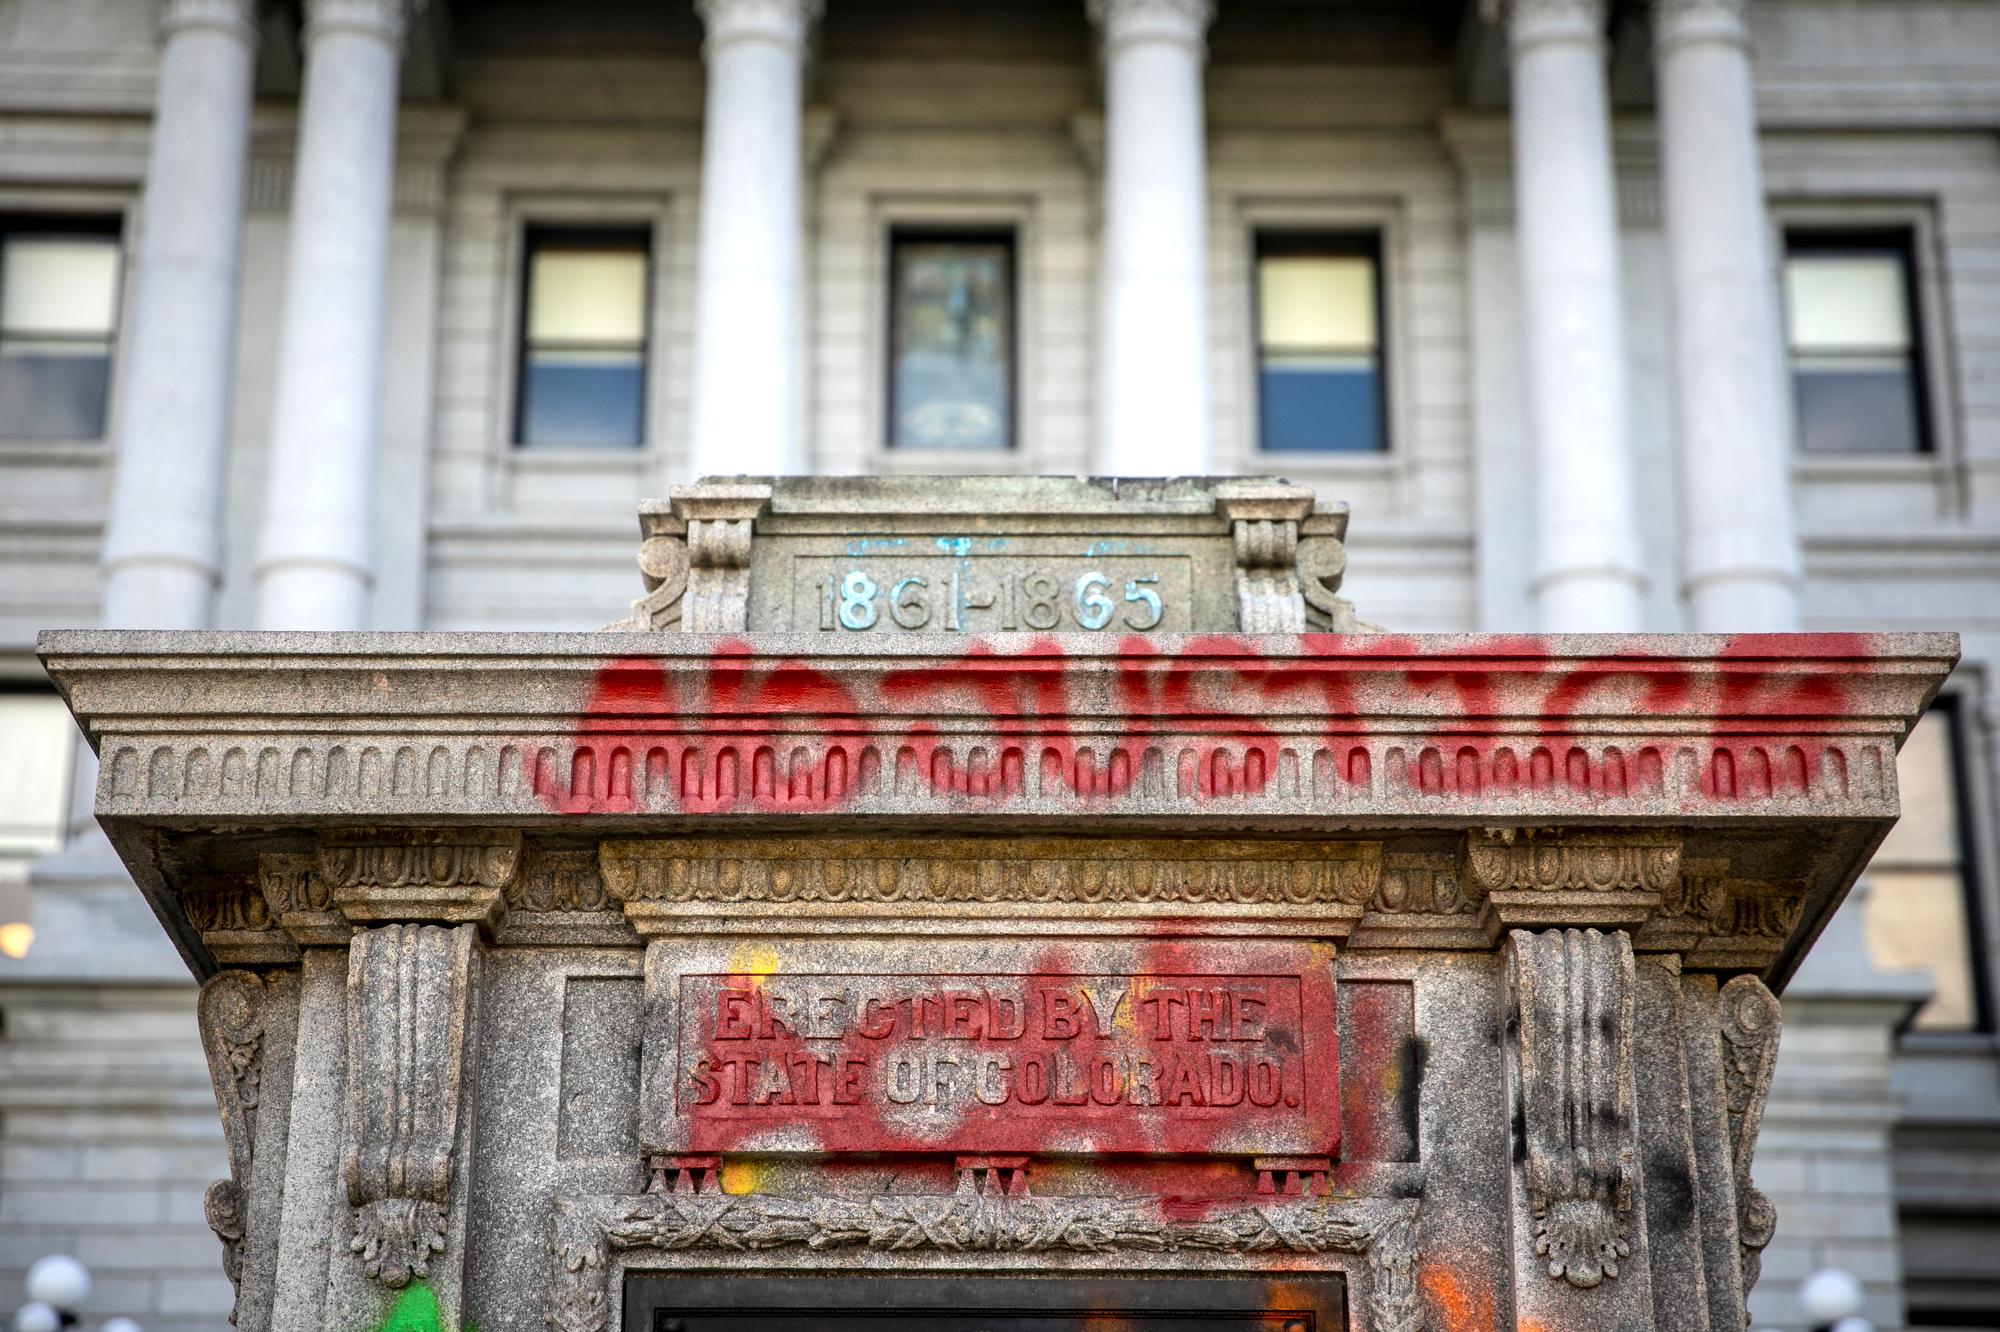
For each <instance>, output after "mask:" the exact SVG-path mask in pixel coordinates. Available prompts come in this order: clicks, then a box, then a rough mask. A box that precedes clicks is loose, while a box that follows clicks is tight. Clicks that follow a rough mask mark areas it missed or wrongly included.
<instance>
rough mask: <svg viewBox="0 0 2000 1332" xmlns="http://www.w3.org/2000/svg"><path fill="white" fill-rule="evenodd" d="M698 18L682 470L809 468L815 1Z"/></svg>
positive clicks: (711, 4)
mask: <svg viewBox="0 0 2000 1332" xmlns="http://www.w3.org/2000/svg"><path fill="white" fill-rule="evenodd" d="M696 9H697V10H698V11H699V12H700V14H701V16H702V19H703V21H704V22H705V23H706V24H707V25H708V41H707V44H706V47H705V48H704V49H705V53H706V56H707V61H708V93H707V101H706V103H705V106H704V109H703V124H702V153H701V234H700V252H699V255H698V257H697V260H696V265H695V340H694V341H695V349H694V405H693V411H694V420H693V437H694V443H693V460H692V461H693V471H694V474H695V475H696V476H707V475H734V474H741V473H754V474H771V473H782V472H798V471H803V470H805V468H806V457H805V437H804V431H803V428H802V420H803V414H804V413H803V406H802V402H803V395H804V384H805V373H804V366H803V364H802V361H803V355H804V353H803V345H804V344H803V338H802V333H801V330H802V322H801V313H800V304H801V299H802V293H801V270H802V266H803V265H802V260H801V257H800V217H801V214H800V208H801V199H800V190H801V181H800V163H801V147H800V145H801V139H802V131H803V107H802V97H803V92H802V88H801V80H802V78H803V70H804V64H805V51H806V37H807V33H808V32H809V30H810V29H811V26H812V21H813V19H814V18H815V17H816V16H817V14H818V13H819V0H698V3H697V5H696Z"/></svg>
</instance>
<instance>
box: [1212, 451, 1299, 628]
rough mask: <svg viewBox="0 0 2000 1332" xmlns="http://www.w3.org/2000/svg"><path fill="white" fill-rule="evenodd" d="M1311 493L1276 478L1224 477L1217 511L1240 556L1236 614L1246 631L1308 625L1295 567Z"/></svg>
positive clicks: (1237, 575)
mask: <svg viewBox="0 0 2000 1332" xmlns="http://www.w3.org/2000/svg"><path fill="white" fill-rule="evenodd" d="M1312 503H1313V501H1312V492H1311V491H1309V490H1307V489H1305V488H1304V487H1303V486H1291V485H1284V484H1282V483H1277V482H1258V481H1226V482H1223V483H1222V484H1220V485H1218V486H1217V487H1216V488H1215V511H1216V512H1217V513H1219V514H1221V515H1222V517H1223V518H1224V519H1225V520H1227V521H1228V523H1229V533H1230V540H1231V544H1232V547H1233V549H1234V553H1235V559H1236V613H1237V617H1238V619H1239V621H1240V622H1241V627H1242V630H1243V632H1244V633H1247V634H1287V633H1290V634H1295V633H1299V632H1301V631H1303V630H1304V629H1305V627H1306V605H1305V598H1304V596H1303V594H1302V593H1301V592H1300V590H1299V573H1298V569H1297V567H1296V561H1297V559H1298V549H1299V521H1300V520H1301V519H1303V518H1304V517H1306V516H1307V515H1308V514H1310V513H1311V512H1312Z"/></svg>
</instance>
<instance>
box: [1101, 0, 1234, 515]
mask: <svg viewBox="0 0 2000 1332" xmlns="http://www.w3.org/2000/svg"><path fill="white" fill-rule="evenodd" d="M1090 12H1091V16H1092V18H1094V19H1095V20H1096V21H1097V23H1098V25H1099V27H1100V28H1101V29H1102V30H1103V34H1104V233H1103V253H1102V255H1101V256H1100V258H1099V267H1100V270H1101V272H1102V275H1103V276H1102V288H1101V291H1100V301H1101V308H1100V315H1099V318H1100V337H1099V344H1098V358H1099V359H1098V413H1099V427H1098V450H1097V457H1096V466H1097V470H1098V471H1099V472H1102V473H1104V474H1107V475H1111V476H1133V475H1138V476H1172V475H1178V474H1190V475H1201V474H1204V473H1207V472H1209V471H1212V470H1213V464H1212V457H1211V453H1210V447H1209V420H1208V411H1209V385H1208V253H1207V248H1208V227H1207V213H1208V175H1207V169H1206V164H1205V156H1206V152H1207V140H1206V134H1205V129H1204V125H1205V114H1204V111H1203V93H1202V65H1203V63H1204V61H1205V59H1206V55H1207V46H1206V40H1205V34H1206V32H1207V30H1208V23H1209V19H1210V17H1211V15H1212V12H1213V10H1212V6H1211V5H1210V3H1209V0H1091V5H1090Z"/></svg>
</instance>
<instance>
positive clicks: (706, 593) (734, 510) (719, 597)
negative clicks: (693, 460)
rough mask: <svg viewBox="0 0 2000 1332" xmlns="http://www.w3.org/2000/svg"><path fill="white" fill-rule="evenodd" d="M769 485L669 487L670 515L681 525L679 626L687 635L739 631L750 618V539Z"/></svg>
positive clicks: (764, 505) (766, 505) (768, 499)
mask: <svg viewBox="0 0 2000 1332" xmlns="http://www.w3.org/2000/svg"><path fill="white" fill-rule="evenodd" d="M770 505H771V488H770V487H769V486H756V485H694V486H675V487H674V489H673V493H672V506H673V514H674V516H675V517H676V518H679V519H681V520H682V521H684V522H685V523H687V558H688V576H687V596H686V598H685V600H684V601H683V602H682V605H681V628H682V629H684V630H686V631H687V632H688V633H691V634H721V633H740V632H742V630H743V629H744V627H745V626H746V625H748V624H749V622H750V543H751V539H752V537H753V536H754V535H755V533H756V525H757V518H758V516H759V515H760V514H762V513H763V512H764V510H766V509H767V508H769V507H770Z"/></svg>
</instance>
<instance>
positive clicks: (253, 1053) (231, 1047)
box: [196, 971, 265, 1323]
mask: <svg viewBox="0 0 2000 1332" xmlns="http://www.w3.org/2000/svg"><path fill="white" fill-rule="evenodd" d="M264 997H265V984H264V979H263V978H262V977H261V976H258V975H256V974H255V973H253V972H248V971H220V972H217V973H216V974H215V975H213V976H211V977H209V978H208V980H207V981H205V982H204V983H203V984H202V987H201V998H200V1000H199V1002H198V1003H197V1005H196V1016H197V1018H198V1020H199V1023H200V1026H201V1044H202V1049H203V1050H204V1051H205V1052H206V1053H207V1055H208V1076H209V1079H210V1081H212V1082H213V1083H214V1084H215V1106H216V1109H217V1111H218V1112H219V1113H220V1114H221V1116H222V1139H223V1143H224V1145H225V1146H226V1147H227V1149H228V1151H229V1176H228V1178H226V1179H218V1180H216V1181H215V1182H214V1183H213V1184H211V1185H209V1186H208V1192H207V1193H206V1194H204V1195H203V1197H202V1212H203V1213H204V1214H205V1215H206V1216H207V1218H208V1228H209V1229H210V1230H213V1231H214V1232H215V1237H216V1238H217V1239H219V1240H221V1241H222V1271H223V1275H225V1276H227V1277H228V1278H229V1284H230V1286H231V1287H232V1288H236V1289H237V1290H239V1291H240V1289H241V1283H242V1277H243V1237H244V1234H245V1231H246V1225H247V1222H248V1220H249V1212H250V1205H249V1187H250V1168H251V1166H252V1165H253V1164H254V1163H255V1158H256V1151H257V1106H258V1103H259V1101H260V1099H261V1093H262V1090H263V1077H264V1013H263V1006H264ZM229 1321H230V1322H231V1323H234V1322H235V1321H236V1309H235V1307H234V1305H233V1304H232V1306H231V1308H230V1311H229Z"/></svg>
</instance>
